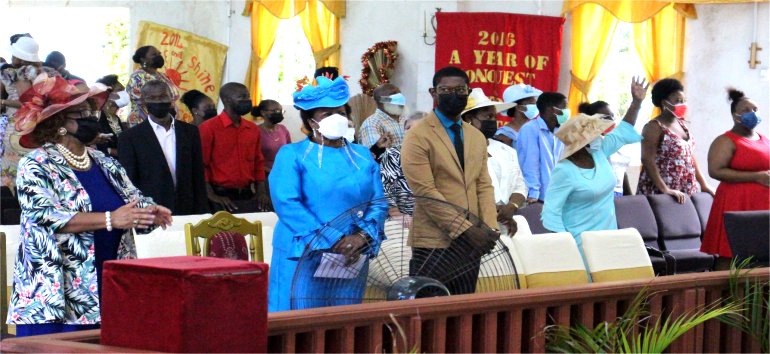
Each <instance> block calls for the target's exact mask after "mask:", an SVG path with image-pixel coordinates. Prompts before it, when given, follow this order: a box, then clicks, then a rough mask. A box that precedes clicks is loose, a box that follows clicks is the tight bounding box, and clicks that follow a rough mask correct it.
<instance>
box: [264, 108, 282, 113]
mask: <svg viewBox="0 0 770 354" xmlns="http://www.w3.org/2000/svg"><path fill="white" fill-rule="evenodd" d="M262 112H265V113H267V114H274V113H281V114H286V110H285V109H263V110H262Z"/></svg>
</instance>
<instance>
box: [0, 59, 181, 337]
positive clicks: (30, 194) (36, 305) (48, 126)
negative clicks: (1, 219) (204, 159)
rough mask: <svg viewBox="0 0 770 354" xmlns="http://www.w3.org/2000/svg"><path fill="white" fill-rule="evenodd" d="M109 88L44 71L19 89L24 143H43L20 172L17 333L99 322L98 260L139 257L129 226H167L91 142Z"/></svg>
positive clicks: (165, 214) (161, 211)
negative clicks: (81, 85)
mask: <svg viewBox="0 0 770 354" xmlns="http://www.w3.org/2000/svg"><path fill="white" fill-rule="evenodd" d="M105 91H106V87H105V86H103V85H102V86H97V87H92V88H91V89H90V90H87V91H83V90H81V89H79V88H78V87H76V86H74V85H72V84H70V83H68V82H67V81H65V80H64V79H63V78H62V77H60V76H56V77H48V76H47V75H45V74H42V75H40V76H38V77H37V78H36V79H35V81H34V84H33V86H32V88H31V89H30V90H28V91H26V92H25V93H24V94H22V95H21V98H20V102H21V103H22V107H21V108H20V109H19V110H18V111H17V112H16V123H15V128H16V130H17V131H18V132H19V134H20V135H21V138H20V144H21V145H22V146H25V147H27V148H34V147H37V148H36V149H34V150H32V151H31V152H30V153H29V154H27V155H26V156H24V157H23V158H22V159H21V161H19V176H18V178H17V184H18V197H19V204H20V205H21V233H20V234H21V240H20V244H19V250H18V252H17V255H16V263H15V267H14V272H13V290H12V293H11V302H10V306H9V309H8V323H9V324H15V325H16V334H17V336H29V335H38V334H45V333H55V332H69V331H77V330H84V329H92V328H94V327H96V325H98V324H99V322H100V321H101V316H100V310H99V303H100V302H101V301H100V291H101V289H100V284H101V269H102V264H103V263H104V262H105V261H108V260H111V259H116V258H117V259H122V258H132V257H135V255H136V248H135V247H134V242H133V238H132V237H131V233H130V231H129V230H130V229H131V228H148V227H151V226H153V225H160V226H162V227H165V226H166V225H168V224H170V223H171V211H169V210H168V209H167V208H164V207H162V206H159V205H154V204H153V202H152V199H150V198H147V197H144V196H143V195H142V193H141V192H140V191H139V190H138V189H137V188H136V187H134V185H133V184H131V181H130V180H129V179H128V176H127V175H126V171H125V170H124V169H123V167H121V166H120V164H118V163H117V162H116V161H115V160H114V159H112V158H110V157H107V156H105V155H104V154H103V153H101V152H99V151H98V150H95V149H92V148H88V147H86V144H87V143H89V142H91V141H93V140H94V138H95V137H96V136H97V135H98V134H99V122H98V120H97V118H96V116H95V114H94V110H93V107H95V106H98V104H96V102H94V101H95V98H97V97H98V98H100V99H101V100H104V99H106V92H105ZM102 94H103V95H102Z"/></svg>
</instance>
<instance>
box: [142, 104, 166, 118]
mask: <svg viewBox="0 0 770 354" xmlns="http://www.w3.org/2000/svg"><path fill="white" fill-rule="evenodd" d="M144 105H145V107H147V112H149V113H150V114H152V116H153V117H155V118H159V119H163V118H166V117H167V116H168V114H169V113H171V103H170V102H150V103H145V104H144Z"/></svg>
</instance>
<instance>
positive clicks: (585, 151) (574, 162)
mask: <svg viewBox="0 0 770 354" xmlns="http://www.w3.org/2000/svg"><path fill="white" fill-rule="evenodd" d="M648 86H649V85H648V84H647V85H646V84H645V81H644V80H641V81H640V80H638V79H636V78H635V79H634V80H633V82H632V83H631V95H632V96H633V101H632V102H631V106H630V107H629V108H628V112H627V113H626V116H625V117H624V118H623V121H622V122H620V124H619V125H618V126H617V127H616V128H615V129H613V130H612V131H611V132H610V133H609V134H607V135H606V136H605V137H604V138H602V133H606V131H607V130H609V129H611V128H612V126H613V125H614V122H613V121H612V118H610V117H609V116H606V115H602V114H597V115H593V116H588V115H585V114H581V115H578V116H576V117H573V118H572V119H569V120H568V121H567V122H566V123H564V124H562V125H561V128H559V131H558V132H557V133H556V136H557V137H558V138H559V139H561V141H562V142H564V144H565V145H566V147H565V148H564V152H563V153H562V156H561V160H560V161H559V163H557V164H556V167H555V168H554V170H553V175H552V177H551V183H550V185H549V186H548V193H547V194H546V197H545V204H544V205H543V213H542V220H543V226H545V228H546V229H548V230H550V231H552V232H564V231H566V232H569V233H571V234H572V236H573V237H575V241H576V242H577V244H578V249H580V245H581V243H582V242H581V239H580V234H581V233H582V232H583V231H590V230H614V229H617V228H618V225H617V221H616V219H615V204H614V201H613V199H614V194H613V189H614V188H615V175H614V173H613V171H612V166H610V163H609V160H608V157H609V156H610V155H612V154H614V153H615V152H616V151H618V149H620V147H622V146H623V145H626V144H632V143H636V142H639V141H641V136H640V135H639V133H637V132H636V130H635V129H634V124H635V123H636V117H637V115H638V114H639V107H640V105H641V102H642V100H643V99H644V96H645V95H646V93H647V88H648ZM581 253H582V251H581Z"/></svg>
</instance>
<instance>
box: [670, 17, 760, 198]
mask: <svg viewBox="0 0 770 354" xmlns="http://www.w3.org/2000/svg"><path fill="white" fill-rule="evenodd" d="M768 9H770V4H768V3H762V4H759V16H758V22H759V25H758V28H757V30H758V32H757V36H758V42H759V46H760V47H761V48H762V50H761V51H760V52H759V61H761V62H762V64H760V65H758V66H757V68H756V69H750V68H749V64H748V60H749V49H748V48H749V45H750V44H751V41H752V38H751V37H752V25H753V23H752V22H753V21H752V19H753V16H754V15H753V13H754V5H753V4H729V5H698V6H697V10H698V19H696V20H689V21H688V22H687V44H688V46H687V48H686V52H685V72H686V74H685V80H686V82H685V93H686V95H687V103H688V108H689V110H690V113H689V115H690V120H691V121H692V123H691V132H692V135H693V136H694V137H695V139H696V147H695V153H696V157H697V159H698V163H699V164H700V166H701V170H702V172H703V173H704V174H705V175H708V171H707V166H708V165H707V162H706V157H707V154H708V149H709V146H710V145H711V142H712V141H714V139H715V138H716V137H717V136H719V135H721V134H723V133H724V132H725V131H727V130H730V129H731V128H732V126H733V122H732V119H731V118H730V105H729V103H728V101H727V91H725V88H726V87H728V86H735V87H737V88H738V89H740V90H742V91H743V92H745V93H746V95H747V96H749V97H751V98H753V99H754V101H756V103H757V105H758V106H759V110H760V116H761V117H762V118H763V121H762V123H760V125H759V127H757V131H758V132H760V133H762V134H765V135H768V133H770V128H769V127H770V115H769V114H770V82H768V79H767V76H765V78H764V79H763V78H762V77H760V71H761V70H762V69H764V70H765V72H766V71H767V68H768V64H770V40H768V33H769V32H770V21H768V19H770V13H768ZM707 177H708V176H707ZM709 180H710V181H711V183H712V185H713V186H716V181H714V180H712V179H710V178H709Z"/></svg>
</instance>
